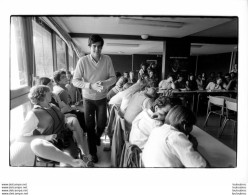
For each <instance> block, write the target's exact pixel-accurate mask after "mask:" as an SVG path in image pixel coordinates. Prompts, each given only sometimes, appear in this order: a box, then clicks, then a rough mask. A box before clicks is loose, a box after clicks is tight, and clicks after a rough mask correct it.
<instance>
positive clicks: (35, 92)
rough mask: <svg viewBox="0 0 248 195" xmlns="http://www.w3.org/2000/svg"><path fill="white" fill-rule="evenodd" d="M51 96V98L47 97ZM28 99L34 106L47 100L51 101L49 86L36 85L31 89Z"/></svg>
mask: <svg viewBox="0 0 248 195" xmlns="http://www.w3.org/2000/svg"><path fill="white" fill-rule="evenodd" d="M47 94H50V96H47ZM28 98H29V99H30V101H31V103H32V104H35V105H39V104H40V103H41V102H44V101H45V99H46V98H47V101H48V102H50V101H51V90H50V88H49V87H48V86H45V85H36V86H33V87H32V88H31V89H30V92H29V94H28Z"/></svg>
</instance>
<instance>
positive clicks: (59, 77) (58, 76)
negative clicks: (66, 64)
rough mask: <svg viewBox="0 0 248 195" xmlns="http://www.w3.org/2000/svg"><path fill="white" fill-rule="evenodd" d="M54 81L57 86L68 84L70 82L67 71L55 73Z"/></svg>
mask: <svg viewBox="0 0 248 195" xmlns="http://www.w3.org/2000/svg"><path fill="white" fill-rule="evenodd" d="M53 80H54V82H55V83H56V84H67V83H68V80H67V77H66V71H65V70H57V71H55V72H54V73H53Z"/></svg>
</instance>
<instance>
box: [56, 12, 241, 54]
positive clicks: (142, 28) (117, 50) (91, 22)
mask: <svg viewBox="0 0 248 195" xmlns="http://www.w3.org/2000/svg"><path fill="white" fill-rule="evenodd" d="M54 19H55V20H56V21H57V22H58V24H59V25H60V26H62V27H63V28H64V29H65V30H66V31H67V33H86V34H87V33H88V34H93V33H96V34H108V35H136V36H137V35H138V36H141V35H142V34H147V35H149V36H154V37H171V38H182V37H187V36H194V37H221V38H233V37H234V38H235V37H236V38H237V36H238V34H237V32H238V26H237V22H238V21H237V19H235V18H231V17H219V18H217V17H140V16H135V17H132V16H125V17H121V18H120V17H116V16H106V17H93V16H90V17H86V16H84V17H81V16H78V17H75V16H73V17H69V16H63V17H54ZM73 41H74V42H75V43H76V44H77V46H78V47H79V48H80V50H81V52H82V53H88V52H89V48H88V46H87V39H86V38H73ZM108 43H115V44H118V45H119V46H118V45H117V46H116V45H115V46H113V45H112V46H111V45H108ZM123 44H126V45H123ZM128 44H136V45H138V46H136V47H134V46H131V45H130V47H128ZM234 47H235V45H216V44H202V46H201V47H193V48H191V55H204V54H214V53H225V52H231V51H233V48H234ZM162 51H163V43H162V42H161V41H145V40H121V39H118V40H115V39H105V45H104V48H103V53H109V54H152V53H154V54H161V53H162Z"/></svg>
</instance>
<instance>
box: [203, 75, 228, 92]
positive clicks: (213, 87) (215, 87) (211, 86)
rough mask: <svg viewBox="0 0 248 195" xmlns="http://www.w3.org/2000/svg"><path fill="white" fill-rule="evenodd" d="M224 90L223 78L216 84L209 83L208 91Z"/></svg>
mask: <svg viewBox="0 0 248 195" xmlns="http://www.w3.org/2000/svg"><path fill="white" fill-rule="evenodd" d="M222 89H224V88H223V86H222V78H218V79H217V80H216V83H214V82H210V83H208V85H207V87H206V90H207V91H214V90H222Z"/></svg>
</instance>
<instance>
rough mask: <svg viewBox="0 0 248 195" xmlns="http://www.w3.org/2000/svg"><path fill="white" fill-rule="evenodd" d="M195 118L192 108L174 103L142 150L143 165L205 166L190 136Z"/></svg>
mask: <svg viewBox="0 0 248 195" xmlns="http://www.w3.org/2000/svg"><path fill="white" fill-rule="evenodd" d="M195 122H196V118H195V116H194V114H193V113H192V111H191V110H189V109H187V108H186V107H183V106H178V105H177V106H174V107H173V108H172V109H171V110H170V111H169V113H168V114H167V115H166V117H165V124H164V125H163V126H160V127H157V128H155V129H153V130H152V132H151V134H150V137H149V139H148V141H147V143H146V145H145V147H144V150H143V153H142V161H143V164H144V166H145V167H206V166H207V162H206V161H205V159H204V158H203V157H202V156H201V155H200V154H199V153H198V152H197V151H196V150H195V148H196V147H194V144H192V142H191V141H190V140H189V137H188V136H189V134H190V132H191V131H192V129H193V125H194V124H195ZM193 140H194V143H197V142H196V139H193Z"/></svg>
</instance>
